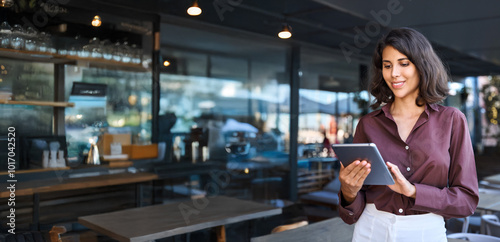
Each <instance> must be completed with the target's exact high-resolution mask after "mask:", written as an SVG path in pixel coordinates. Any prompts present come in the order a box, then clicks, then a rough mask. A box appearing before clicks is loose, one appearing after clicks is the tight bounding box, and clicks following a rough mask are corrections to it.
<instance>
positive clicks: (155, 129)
mask: <svg viewBox="0 0 500 242" xmlns="http://www.w3.org/2000/svg"><path fill="white" fill-rule="evenodd" d="M152 60H153V63H152V64H153V85H152V86H153V90H152V96H153V102H152V108H153V110H152V114H153V115H152V116H153V119H152V121H151V126H152V127H151V133H152V136H151V142H152V143H158V139H159V135H160V134H159V124H158V116H159V112H160V16H156V17H155V20H154V21H153V56H152Z"/></svg>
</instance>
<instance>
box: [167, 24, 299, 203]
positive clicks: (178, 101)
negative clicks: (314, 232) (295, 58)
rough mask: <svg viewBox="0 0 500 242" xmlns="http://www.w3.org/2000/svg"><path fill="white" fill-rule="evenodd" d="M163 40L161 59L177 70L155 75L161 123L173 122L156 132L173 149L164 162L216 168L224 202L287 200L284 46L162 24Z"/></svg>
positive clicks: (286, 105)
mask: <svg viewBox="0 0 500 242" xmlns="http://www.w3.org/2000/svg"><path fill="white" fill-rule="evenodd" d="M174 32H175V33H174ZM178 33H183V34H182V36H180V35H179V34H178ZM162 34H164V35H165V36H168V39H167V40H166V42H168V43H166V44H165V47H164V48H163V49H162V56H174V57H175V61H176V65H177V66H176V67H175V68H163V70H162V74H161V76H160V87H161V95H160V119H161V117H162V116H164V117H167V116H168V117H171V119H167V118H166V119H165V120H168V121H165V123H164V124H162V123H160V127H162V126H164V127H169V128H168V129H165V130H163V134H160V137H164V139H165V140H166V141H168V142H170V143H171V147H172V148H171V158H170V160H169V161H170V162H188V163H195V164H196V163H198V162H212V163H222V164H223V165H224V166H225V167H226V170H225V172H227V174H229V175H230V182H229V184H228V186H227V187H225V188H224V189H221V190H220V193H224V194H226V195H229V196H237V197H240V198H246V199H255V200H259V199H263V200H267V201H271V200H272V199H277V198H285V197H286V196H287V191H286V189H283V187H286V186H287V185H286V184H287V183H286V179H287V171H288V170H289V165H288V162H289V161H288V152H289V150H288V145H287V140H288V134H289V115H288V113H289V108H288V105H289V101H288V100H289V93H290V87H289V85H288V84H282V83H283V82H284V81H283V80H282V79H283V76H284V73H285V51H286V46H282V45H280V44H276V43H273V42H271V43H267V42H265V41H264V42H259V41H257V40H255V39H252V40H251V41H249V40H247V39H245V38H243V37H231V36H229V35H225V34H223V33H220V34H219V33H216V32H215V31H214V32H208V31H201V30H196V29H188V28H182V27H179V26H171V25H167V24H163V25H162ZM178 38H180V39H178ZM201 38H202V39H203V40H204V41H203V43H200V42H199V41H192V40H199V39H201ZM181 39H182V40H181ZM160 129H161V128H160ZM197 150H198V151H199V152H198V151H197ZM204 151H206V152H204ZM207 154H209V155H208V156H207ZM200 187H202V188H203V185H201V186H200ZM264 188H266V189H264ZM284 190H285V191H284Z"/></svg>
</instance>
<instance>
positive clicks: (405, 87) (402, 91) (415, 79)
mask: <svg viewBox="0 0 500 242" xmlns="http://www.w3.org/2000/svg"><path fill="white" fill-rule="evenodd" d="M382 74H383V76H384V80H385V83H387V86H389V88H390V89H391V91H392V93H393V94H394V100H398V99H400V100H405V99H408V100H413V101H415V100H416V99H417V97H418V93H419V89H418V86H419V83H420V75H419V73H418V71H417V68H416V67H415V65H414V64H413V63H412V62H411V61H410V60H409V59H408V57H407V56H406V55H403V54H401V52H399V51H398V50H396V49H395V48H394V47H392V46H390V45H389V46H387V47H385V49H384V50H383V51H382Z"/></svg>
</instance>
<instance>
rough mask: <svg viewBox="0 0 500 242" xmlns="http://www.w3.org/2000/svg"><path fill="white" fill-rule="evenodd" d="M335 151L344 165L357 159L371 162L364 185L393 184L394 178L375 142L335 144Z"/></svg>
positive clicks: (333, 146)
mask: <svg viewBox="0 0 500 242" xmlns="http://www.w3.org/2000/svg"><path fill="white" fill-rule="evenodd" d="M332 148H333V151H334V152H335V155H337V158H338V159H339V160H340V161H341V162H342V164H343V165H344V167H346V166H348V165H349V164H351V163H352V162H353V161H355V160H367V161H368V162H370V163H371V172H370V174H368V176H367V177H366V180H365V182H364V183H363V184H364V185H392V184H394V179H392V175H391V173H390V172H389V169H388V168H387V165H386V164H385V162H384V158H382V155H380V152H379V151H378V149H377V146H376V145H375V144H374V143H358V144H333V145H332Z"/></svg>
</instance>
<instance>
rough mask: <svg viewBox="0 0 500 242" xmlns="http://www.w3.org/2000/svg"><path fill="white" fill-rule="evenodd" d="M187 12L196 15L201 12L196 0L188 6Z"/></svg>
mask: <svg viewBox="0 0 500 242" xmlns="http://www.w3.org/2000/svg"><path fill="white" fill-rule="evenodd" d="M187 13H188V14H189V15H191V16H198V15H200V14H201V8H200V7H199V6H198V0H195V1H194V2H193V5H191V7H189V8H188V10H187Z"/></svg>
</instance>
